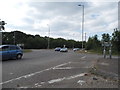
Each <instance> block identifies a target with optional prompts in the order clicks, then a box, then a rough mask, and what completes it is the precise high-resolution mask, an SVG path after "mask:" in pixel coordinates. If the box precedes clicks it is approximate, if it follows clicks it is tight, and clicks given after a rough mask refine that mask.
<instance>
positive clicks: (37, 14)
mask: <svg viewBox="0 0 120 90" xmlns="http://www.w3.org/2000/svg"><path fill="white" fill-rule="evenodd" d="M89 1H90V0H89ZM8 3H9V4H8ZM8 3H6V0H3V1H2V4H0V10H1V11H2V14H0V18H1V19H2V20H5V21H6V22H7V23H8V24H7V25H6V31H10V30H12V29H13V30H16V29H17V30H21V31H23V32H25V33H29V34H40V35H41V36H47V35H48V29H49V27H50V32H51V35H50V36H51V37H54V38H57V37H63V38H65V39H75V40H79V41H80V40H81V31H82V30H81V29H82V28H81V23H82V7H78V5H79V4H83V5H84V6H85V9H84V10H85V16H84V17H85V19H84V20H85V22H84V33H85V32H86V33H87V37H89V36H93V35H95V34H98V35H99V34H101V33H104V32H108V33H112V32H113V29H114V28H116V27H117V26H118V25H117V21H118V3H117V2H92V1H90V2H36V1H32V2H29V1H26V2H24V1H21V0H15V1H12V2H11V1H8ZM2 8H4V10H3V9H2ZM48 25H49V27H48ZM8 29H9V30H8Z"/></svg>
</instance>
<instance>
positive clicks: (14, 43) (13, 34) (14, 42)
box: [13, 31, 16, 45]
mask: <svg viewBox="0 0 120 90" xmlns="http://www.w3.org/2000/svg"><path fill="white" fill-rule="evenodd" d="M13 35H14V36H13V38H14V45H15V43H16V42H15V31H14V34H13Z"/></svg>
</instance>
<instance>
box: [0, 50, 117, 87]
mask: <svg viewBox="0 0 120 90" xmlns="http://www.w3.org/2000/svg"><path fill="white" fill-rule="evenodd" d="M99 57H101V56H98V55H92V54H80V53H76V52H73V51H71V50H69V52H66V53H62V52H55V51H54V50H33V52H30V53H25V54H24V56H23V59H22V60H8V61H3V62H2V82H0V85H2V87H3V88H84V87H88V88H89V87H96V85H93V84H92V85H90V83H91V79H92V78H93V77H94V76H92V75H89V77H85V75H88V72H89V69H90V68H92V67H94V65H95V63H96V62H97V59H98V58H99ZM98 78H99V77H98ZM87 80H88V81H87ZM99 81H101V82H100V83H99V84H100V85H101V84H103V82H104V81H105V80H103V79H102V78H99ZM86 82H87V83H86ZM88 82H89V84H88ZM84 83H86V84H84ZM93 83H95V82H93ZM108 83H109V84H108V87H116V85H114V84H113V83H112V82H108ZM83 84H84V85H83ZM111 84H112V86H111ZM100 85H98V86H100ZM103 85H104V84H103ZM101 86H102V85H101Z"/></svg>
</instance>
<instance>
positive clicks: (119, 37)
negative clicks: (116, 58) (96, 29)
mask: <svg viewBox="0 0 120 90" xmlns="http://www.w3.org/2000/svg"><path fill="white" fill-rule="evenodd" d="M112 44H113V48H114V51H118V53H120V45H119V44H120V30H118V29H116V30H114V32H113V33H112Z"/></svg>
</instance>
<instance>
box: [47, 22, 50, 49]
mask: <svg viewBox="0 0 120 90" xmlns="http://www.w3.org/2000/svg"><path fill="white" fill-rule="evenodd" d="M47 25H48V47H47V48H48V49H49V48H50V26H49V24H47Z"/></svg>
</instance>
